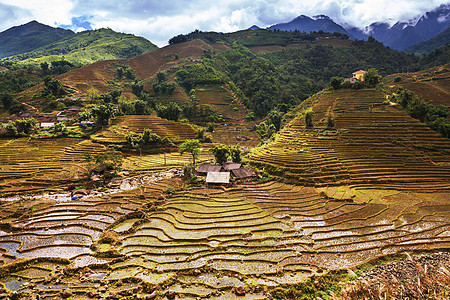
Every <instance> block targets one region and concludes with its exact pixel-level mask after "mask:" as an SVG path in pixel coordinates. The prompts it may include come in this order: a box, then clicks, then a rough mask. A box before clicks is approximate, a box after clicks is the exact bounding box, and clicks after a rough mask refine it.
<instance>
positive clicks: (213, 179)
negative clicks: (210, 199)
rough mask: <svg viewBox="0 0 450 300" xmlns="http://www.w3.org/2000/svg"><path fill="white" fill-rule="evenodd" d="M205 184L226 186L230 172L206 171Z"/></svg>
mask: <svg viewBox="0 0 450 300" xmlns="http://www.w3.org/2000/svg"><path fill="white" fill-rule="evenodd" d="M206 184H207V185H208V186H210V185H216V186H217V185H219V186H221V185H225V186H228V185H229V184H230V172H208V174H207V175H206Z"/></svg>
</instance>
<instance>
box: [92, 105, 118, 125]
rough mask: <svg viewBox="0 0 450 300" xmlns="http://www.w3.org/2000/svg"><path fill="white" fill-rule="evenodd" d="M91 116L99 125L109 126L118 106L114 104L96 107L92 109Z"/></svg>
mask: <svg viewBox="0 0 450 300" xmlns="http://www.w3.org/2000/svg"><path fill="white" fill-rule="evenodd" d="M91 114H92V116H93V117H94V118H95V120H96V122H97V124H99V125H102V126H103V125H108V123H109V119H111V118H112V117H114V116H115V114H116V106H115V105H114V104H112V103H108V104H101V105H95V106H93V107H92V108H91Z"/></svg>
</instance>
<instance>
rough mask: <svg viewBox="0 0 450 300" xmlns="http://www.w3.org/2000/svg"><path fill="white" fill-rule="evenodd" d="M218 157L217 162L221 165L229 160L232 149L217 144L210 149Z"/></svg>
mask: <svg viewBox="0 0 450 300" xmlns="http://www.w3.org/2000/svg"><path fill="white" fill-rule="evenodd" d="M209 151H211V152H212V154H213V155H214V158H215V159H216V163H217V164H219V165H221V164H223V163H224V162H226V161H227V160H228V156H229V155H230V149H229V148H228V146H226V145H215V146H214V147H213V148H211V149H209Z"/></svg>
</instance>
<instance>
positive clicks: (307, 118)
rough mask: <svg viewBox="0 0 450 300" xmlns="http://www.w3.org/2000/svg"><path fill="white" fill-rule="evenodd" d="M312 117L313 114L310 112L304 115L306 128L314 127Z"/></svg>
mask: <svg viewBox="0 0 450 300" xmlns="http://www.w3.org/2000/svg"><path fill="white" fill-rule="evenodd" d="M313 115H314V112H313V111H312V110H310V111H307V112H306V114H305V124H306V127H307V128H312V127H314V123H313Z"/></svg>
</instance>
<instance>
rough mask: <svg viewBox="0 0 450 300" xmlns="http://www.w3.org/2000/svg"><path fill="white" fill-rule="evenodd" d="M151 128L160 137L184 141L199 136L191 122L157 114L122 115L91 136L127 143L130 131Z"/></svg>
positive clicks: (97, 139)
mask: <svg viewBox="0 0 450 300" xmlns="http://www.w3.org/2000/svg"><path fill="white" fill-rule="evenodd" d="M144 129H150V130H151V131H152V133H155V134H157V135H159V136H160V137H162V138H164V137H169V138H171V139H172V140H174V141H184V140H187V139H194V138H196V137H197V133H196V131H195V129H194V128H193V127H192V126H191V125H190V124H185V123H179V122H174V121H169V120H166V119H162V118H159V117H156V116H147V115H144V116H121V117H117V118H115V119H114V120H113V121H112V124H111V126H109V127H108V128H106V129H104V130H102V131H101V132H99V133H97V134H95V135H93V136H92V137H91V138H92V140H93V141H95V142H98V143H106V144H121V143H126V139H125V136H126V135H127V133H128V132H129V131H132V132H135V133H142V132H143V131H144Z"/></svg>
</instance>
